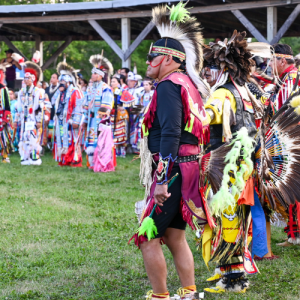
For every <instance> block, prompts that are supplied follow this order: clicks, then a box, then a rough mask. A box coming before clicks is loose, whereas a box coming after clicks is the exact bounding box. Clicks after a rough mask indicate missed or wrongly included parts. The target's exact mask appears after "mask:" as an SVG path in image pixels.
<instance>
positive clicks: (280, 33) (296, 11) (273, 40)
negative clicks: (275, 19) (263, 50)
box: [271, 4, 300, 45]
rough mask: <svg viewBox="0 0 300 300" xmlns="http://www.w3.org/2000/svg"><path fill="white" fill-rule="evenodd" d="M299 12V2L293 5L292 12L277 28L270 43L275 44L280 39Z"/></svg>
mask: <svg viewBox="0 0 300 300" xmlns="http://www.w3.org/2000/svg"><path fill="white" fill-rule="evenodd" d="M299 13H300V4H298V5H297V6H296V7H295V9H294V10H293V12H292V13H291V14H290V16H289V17H288V18H287V20H286V21H285V22H284V24H283V25H282V26H281V28H280V29H279V30H278V33H277V34H276V36H275V37H274V38H273V39H272V41H271V45H274V44H276V43H278V42H279V41H280V39H281V38H282V37H283V35H284V34H285V33H286V31H287V30H288V29H289V28H290V26H291V25H292V23H293V22H294V21H295V19H296V18H297V17H298V15H299Z"/></svg>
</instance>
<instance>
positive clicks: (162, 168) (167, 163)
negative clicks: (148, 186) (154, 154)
mask: <svg viewBox="0 0 300 300" xmlns="http://www.w3.org/2000/svg"><path fill="white" fill-rule="evenodd" d="M176 158H177V157H175V159H173V158H172V155H171V154H170V155H169V156H166V157H165V158H163V157H162V155H161V154H160V153H159V161H158V164H157V169H156V178H157V182H156V183H157V184H164V183H165V182H167V181H168V177H169V175H170V173H171V170H172V167H173V165H174V162H175V160H176Z"/></svg>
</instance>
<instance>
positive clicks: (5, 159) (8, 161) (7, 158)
mask: <svg viewBox="0 0 300 300" xmlns="http://www.w3.org/2000/svg"><path fill="white" fill-rule="evenodd" d="M2 163H3V164H10V159H9V157H6V158H2Z"/></svg>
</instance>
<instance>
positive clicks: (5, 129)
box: [0, 63, 14, 163]
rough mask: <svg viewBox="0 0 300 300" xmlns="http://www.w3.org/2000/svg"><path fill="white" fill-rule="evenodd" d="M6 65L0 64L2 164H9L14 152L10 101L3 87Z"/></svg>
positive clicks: (0, 141) (0, 146)
mask: <svg viewBox="0 0 300 300" xmlns="http://www.w3.org/2000/svg"><path fill="white" fill-rule="evenodd" d="M6 66H10V64H8V63H2V64H0V149H1V155H2V162H3V163H10V160H9V157H8V154H9V153H11V152H12V151H14V146H13V139H12V135H11V126H12V116H11V108H10V99H9V94H8V90H7V88H6V86H5V85H4V72H5V70H6Z"/></svg>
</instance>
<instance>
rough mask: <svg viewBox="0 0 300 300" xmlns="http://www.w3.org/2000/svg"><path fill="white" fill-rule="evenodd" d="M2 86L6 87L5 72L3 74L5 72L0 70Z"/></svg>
mask: <svg viewBox="0 0 300 300" xmlns="http://www.w3.org/2000/svg"><path fill="white" fill-rule="evenodd" d="M0 84H3V85H5V84H4V72H3V70H0Z"/></svg>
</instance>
